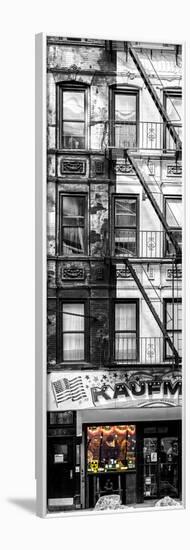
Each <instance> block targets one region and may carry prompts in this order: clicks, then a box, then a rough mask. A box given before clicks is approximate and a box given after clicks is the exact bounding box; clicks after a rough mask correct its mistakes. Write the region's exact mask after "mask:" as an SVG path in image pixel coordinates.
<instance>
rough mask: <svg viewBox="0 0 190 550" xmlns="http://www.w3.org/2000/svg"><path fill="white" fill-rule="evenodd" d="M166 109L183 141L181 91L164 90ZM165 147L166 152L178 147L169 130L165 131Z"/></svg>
mask: <svg viewBox="0 0 190 550" xmlns="http://www.w3.org/2000/svg"><path fill="white" fill-rule="evenodd" d="M164 107H165V109H166V112H167V114H168V116H169V118H170V120H171V122H172V124H173V126H174V128H175V130H176V132H177V134H178V136H179V138H180V139H182V124H181V118H182V93H181V90H180V89H176V90H175V89H174V90H164ZM164 147H165V148H166V150H173V149H175V147H176V146H175V144H174V141H173V138H172V136H171V134H170V132H169V131H168V130H166V131H164Z"/></svg>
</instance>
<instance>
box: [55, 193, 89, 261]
mask: <svg viewBox="0 0 190 550" xmlns="http://www.w3.org/2000/svg"><path fill="white" fill-rule="evenodd" d="M86 206H87V196H86V195H75V194H73V195H71V194H70V195H63V194H61V208H60V210H61V230H60V233H61V246H60V248H61V251H60V252H61V254H63V255H65V256H71V255H73V254H85V253H86V249H87V219H86Z"/></svg>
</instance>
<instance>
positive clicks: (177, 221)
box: [165, 196, 182, 256]
mask: <svg viewBox="0 0 190 550" xmlns="http://www.w3.org/2000/svg"><path fill="white" fill-rule="evenodd" d="M165 217H166V222H167V224H168V227H169V229H170V230H171V231H172V234H173V237H174V239H175V241H176V242H177V244H178V246H179V248H182V200H181V197H179V196H175V197H173V196H172V197H166V198H165ZM165 254H166V256H172V255H173V254H175V250H174V247H173V245H172V243H171V241H170V239H169V237H168V236H167V235H166V240H165Z"/></svg>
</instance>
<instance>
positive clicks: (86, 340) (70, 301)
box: [58, 297, 89, 366]
mask: <svg viewBox="0 0 190 550" xmlns="http://www.w3.org/2000/svg"><path fill="white" fill-rule="evenodd" d="M67 304H68V305H72V304H73V305H74V304H83V306H84V330H83V331H81V332H82V333H84V359H76V360H73V359H66V360H65V359H64V350H63V334H64V331H63V306H64V305H67ZM59 308H60V309H59V346H58V350H59V358H58V360H59V362H60V363H64V364H70V363H72V364H74V365H75V366H76V364H77V363H79V364H80V365H81V364H82V363H85V362H86V361H88V359H89V337H88V332H89V323H88V315H89V308H88V303H87V300H86V299H78V298H77V297H76V298H72V299H71V298H68V299H65V298H62V299H60V300H59ZM69 333H70V334H72V333H74V331H69Z"/></svg>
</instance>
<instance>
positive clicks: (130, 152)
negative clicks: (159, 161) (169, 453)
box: [107, 43, 182, 366]
mask: <svg viewBox="0 0 190 550" xmlns="http://www.w3.org/2000/svg"><path fill="white" fill-rule="evenodd" d="M125 49H126V52H127V55H128V53H129V54H130V55H131V58H132V59H133V61H134V63H135V65H136V67H137V69H138V71H139V73H140V75H141V77H142V79H143V81H144V83H145V85H146V87H147V89H148V91H149V93H150V95H151V97H152V99H153V101H154V103H155V105H156V107H157V109H158V111H159V114H160V115H161V117H162V120H163V123H164V125H165V128H166V129H167V131H168V132H169V133H170V136H171V137H172V139H173V141H174V144H175V152H176V158H179V157H180V156H181V150H182V143H181V140H180V138H179V135H178V133H177V131H176V129H175V127H174V125H173V124H172V122H171V120H170V118H169V116H168V114H167V112H166V109H165V108H164V106H163V104H162V103H161V101H160V99H159V97H158V95H157V93H156V90H155V89H154V87H153V85H152V83H151V81H150V78H149V77H148V75H147V73H146V71H145V68H144V67H143V65H142V63H141V61H140V59H139V56H138V54H137V52H136V50H135V49H134V47H133V46H132V44H131V43H126V45H125ZM107 149H109V153H108V155H109V156H108V158H109V160H110V161H112V160H113V159H115V155H117V148H115V147H114V146H113V147H112V146H111V147H108V148H107ZM121 149H122V156H123V157H124V158H125V160H126V161H128V162H129V163H130V165H131V166H132V168H133V171H134V173H135V174H136V176H137V178H138V180H139V182H140V184H141V185H142V187H143V190H144V192H145V194H146V195H147V197H148V199H149V200H150V203H151V205H152V207H153V208H154V211H155V213H156V215H157V217H158V218H159V220H160V222H161V224H162V226H163V228H164V231H165V232H166V235H167V237H168V238H169V240H170V242H171V243H172V246H173V250H174V254H173V256H172V258H168V263H170V261H171V260H172V266H174V265H176V266H177V264H179V263H181V248H180V246H179V244H178V242H177V240H176V239H175V236H174V234H173V232H172V231H171V229H170V227H169V226H168V223H167V220H166V218H165V216H164V214H163V212H162V211H161V209H160V206H159V204H158V202H157V200H156V199H155V196H154V194H153V192H152V191H151V189H150V186H149V182H148V181H147V178H146V176H144V174H143V172H142V169H141V167H140V166H139V162H138V160H139V158H141V155H139V156H138V152H137V148H136V150H135V148H134V147H131V148H130V147H122V148H121ZM119 154H120V153H119ZM156 183H157V182H156ZM160 194H161V191H160ZM115 261H116V258H114V262H115ZM122 263H123V264H124V265H125V266H126V268H127V269H128V271H129V273H130V274H131V276H132V278H133V280H134V281H135V283H136V285H137V287H138V288H139V290H140V292H141V295H142V296H143V298H144V300H145V302H146V304H147V306H148V307H149V310H150V311H151V313H152V315H153V317H154V319H155V321H156V323H157V325H158V327H159V329H160V330H161V332H162V334H163V337H164V340H165V342H167V344H168V345H169V347H170V350H171V351H172V354H173V359H174V363H175V365H176V366H178V365H179V363H180V360H181V358H180V357H179V353H178V351H177V349H176V347H175V345H174V343H173V341H172V339H171V337H170V336H169V334H168V332H167V330H166V328H165V326H164V324H163V322H162V320H161V319H160V317H159V315H158V314H157V312H156V310H155V308H154V306H153V304H152V301H151V300H150V298H149V296H148V294H147V292H146V290H145V288H144V286H143V285H142V283H141V281H140V279H139V277H138V275H137V272H136V270H135V269H134V267H133V258H131V257H130V258H129V257H127V256H125V257H122ZM172 270H173V267H172ZM173 271H174V270H173ZM173 277H174V274H173ZM150 282H151V281H150ZM151 284H152V283H151ZM172 285H173V282H172ZM160 301H161V300H160Z"/></svg>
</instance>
